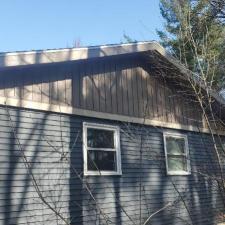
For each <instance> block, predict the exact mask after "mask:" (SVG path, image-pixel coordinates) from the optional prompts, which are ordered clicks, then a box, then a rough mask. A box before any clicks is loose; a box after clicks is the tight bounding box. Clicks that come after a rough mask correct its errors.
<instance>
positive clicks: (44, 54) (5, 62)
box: [0, 41, 166, 68]
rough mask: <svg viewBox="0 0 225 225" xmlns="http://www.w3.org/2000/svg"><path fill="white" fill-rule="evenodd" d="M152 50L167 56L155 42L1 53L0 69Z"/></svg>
mask: <svg viewBox="0 0 225 225" xmlns="http://www.w3.org/2000/svg"><path fill="white" fill-rule="evenodd" d="M152 50H157V51H158V52H159V53H160V54H162V55H165V54H166V51H165V49H164V48H163V47H162V46H161V45H160V44H158V43H157V42H155V41H150V42H137V43H128V44H120V45H102V46H95V47H86V48H65V49H55V50H39V51H24V52H10V53H0V68H6V67H12V66H24V65H34V64H44V63H55V62H65V61H73V60H81V59H90V58H97V57H105V56H113V55H121V54H129V53H135V52H146V51H152Z"/></svg>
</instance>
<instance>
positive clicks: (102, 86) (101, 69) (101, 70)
mask: <svg viewBox="0 0 225 225" xmlns="http://www.w3.org/2000/svg"><path fill="white" fill-rule="evenodd" d="M98 84H99V86H98V89H99V99H100V111H101V112H105V110H106V93H105V71H104V62H100V63H99V74H98Z"/></svg>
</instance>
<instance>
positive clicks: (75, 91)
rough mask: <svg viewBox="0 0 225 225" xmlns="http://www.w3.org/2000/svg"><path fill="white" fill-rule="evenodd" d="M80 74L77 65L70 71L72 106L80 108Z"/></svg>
mask: <svg viewBox="0 0 225 225" xmlns="http://www.w3.org/2000/svg"><path fill="white" fill-rule="evenodd" d="M80 93H81V89H80V74H79V68H78V65H77V64H76V65H74V67H73V71H72V106H75V107H77V108H79V107H80V105H81V104H80Z"/></svg>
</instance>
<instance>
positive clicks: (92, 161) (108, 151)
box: [83, 123, 121, 175]
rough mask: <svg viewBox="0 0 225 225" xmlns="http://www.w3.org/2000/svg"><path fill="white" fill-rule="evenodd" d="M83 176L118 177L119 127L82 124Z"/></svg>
mask: <svg viewBox="0 0 225 225" xmlns="http://www.w3.org/2000/svg"><path fill="white" fill-rule="evenodd" d="M83 155H84V175H120V174H121V156H120V132H119V127H116V126H108V125H103V124H93V123H83Z"/></svg>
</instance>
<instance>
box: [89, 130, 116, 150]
mask: <svg viewBox="0 0 225 225" xmlns="http://www.w3.org/2000/svg"><path fill="white" fill-rule="evenodd" d="M87 145H88V147H91V148H114V131H110V130H100V129H94V128H88V130H87Z"/></svg>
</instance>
